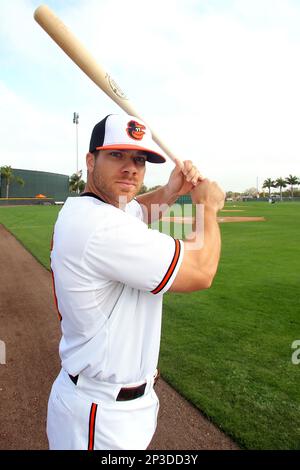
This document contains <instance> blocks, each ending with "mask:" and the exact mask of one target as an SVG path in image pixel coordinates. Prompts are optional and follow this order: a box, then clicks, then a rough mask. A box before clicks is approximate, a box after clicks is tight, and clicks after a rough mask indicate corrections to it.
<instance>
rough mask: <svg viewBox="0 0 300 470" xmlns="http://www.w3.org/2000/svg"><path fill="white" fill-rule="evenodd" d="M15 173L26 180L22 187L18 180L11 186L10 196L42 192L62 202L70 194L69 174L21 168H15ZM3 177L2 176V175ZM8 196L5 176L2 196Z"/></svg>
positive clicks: (22, 196)
mask: <svg viewBox="0 0 300 470" xmlns="http://www.w3.org/2000/svg"><path fill="white" fill-rule="evenodd" d="M12 170H13V174H14V176H16V177H20V178H22V179H23V180H24V182H25V185H24V186H23V187H22V186H20V185H19V184H18V183H17V182H16V181H12V182H11V183H10V186H9V198H33V197H36V196H37V195H38V194H42V195H44V196H46V197H47V198H52V199H54V201H55V202H62V201H65V200H66V199H67V197H68V196H69V176H68V175H61V174H59V173H49V172H46V171H34V170H20V169H17V168H13V169H12ZM0 178H1V177H0ZM5 196H6V181H5V178H3V177H2V178H1V179H0V197H1V198H5Z"/></svg>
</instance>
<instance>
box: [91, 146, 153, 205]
mask: <svg viewBox="0 0 300 470" xmlns="http://www.w3.org/2000/svg"><path fill="white" fill-rule="evenodd" d="M89 156H91V157H89ZM87 163H88V170H89V190H93V191H94V192H96V194H98V195H100V197H102V198H103V199H104V200H105V201H107V202H109V203H111V204H113V205H115V206H119V201H120V197H122V199H123V201H124V198H125V199H126V202H130V201H131V200H132V199H133V198H134V197H135V196H136V194H137V193H138V192H139V190H140V188H141V185H142V183H143V180H144V175H145V170H146V155H145V154H144V152H142V151H140V150H126V151H125V150H100V152H99V153H98V156H97V157H94V155H91V154H88V158H87ZM91 185H92V186H93V188H91V187H90V186H91Z"/></svg>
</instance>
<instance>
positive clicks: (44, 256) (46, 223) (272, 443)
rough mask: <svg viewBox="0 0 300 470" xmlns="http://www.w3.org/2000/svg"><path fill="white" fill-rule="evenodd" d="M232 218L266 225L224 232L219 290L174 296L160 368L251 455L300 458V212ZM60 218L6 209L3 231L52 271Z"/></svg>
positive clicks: (280, 206) (261, 209)
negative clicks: (297, 352) (299, 453)
mask: <svg viewBox="0 0 300 470" xmlns="http://www.w3.org/2000/svg"><path fill="white" fill-rule="evenodd" d="M233 205H235V206H236V207H233ZM228 208H232V209H233V208H235V209H243V210H244V212H243V213H240V214H237V215H241V216H264V217H265V218H266V222H251V223H250V222H245V223H233V224H221V225H220V227H221V231H222V242H223V245H222V257H221V262H220V266H219V270H218V274H217V276H216V278H215V281H214V284H213V287H212V288H211V289H209V290H207V291H202V292H197V293H191V294H173V293H170V294H166V295H165V297H164V319H163V334H162V346H161V357H160V367H161V370H162V373H163V376H164V377H165V378H166V379H167V380H168V382H169V383H171V384H172V385H173V386H174V387H175V388H176V389H177V390H179V391H180V392H181V393H182V394H183V395H184V396H186V397H187V398H188V399H189V400H190V401H192V402H193V403H194V404H195V405H196V406H197V407H198V408H200V409H201V410H202V412H204V413H205V414H206V415H207V416H208V417H209V418H210V419H211V420H212V421H213V422H215V423H216V424H217V425H218V426H219V427H220V428H221V429H223V430H224V431H225V432H226V433H227V434H229V435H231V436H232V437H233V439H234V440H235V441H236V442H238V443H239V444H240V445H241V446H242V447H245V448H248V449H300V392H299V390H300V364H299V365H293V364H292V361H291V356H292V352H293V350H292V349H291V345H292V343H293V341H294V340H297V339H300V302H299V290H300V288H299V284H300V283H299V265H300V243H299V242H300V236H299V233H300V204H299V203H292V202H291V203H277V204H272V205H271V204H268V203H240V204H231V206H230V205H228ZM58 210H59V208H58V207H42V206H38V207H11V208H0V223H3V224H4V225H5V226H6V227H7V228H8V229H9V230H10V231H11V232H12V233H14V234H15V236H16V237H17V238H18V239H19V240H21V242H22V243H23V244H24V245H25V246H26V247H27V248H28V249H29V250H30V251H31V252H32V253H33V254H34V256H35V257H37V258H38V259H39V260H40V261H41V262H42V263H43V264H44V265H45V266H46V267H47V268H49V245H50V239H51V234H52V229H53V224H54V221H55V219H56V216H57V213H58ZM222 215H224V216H225V215H234V214H230V213H228V214H226V213H224V214H222Z"/></svg>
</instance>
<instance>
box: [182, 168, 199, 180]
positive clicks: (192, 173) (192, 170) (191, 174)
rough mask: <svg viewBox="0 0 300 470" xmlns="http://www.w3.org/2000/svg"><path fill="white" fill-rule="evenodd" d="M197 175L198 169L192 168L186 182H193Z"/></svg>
mask: <svg viewBox="0 0 300 470" xmlns="http://www.w3.org/2000/svg"><path fill="white" fill-rule="evenodd" d="M197 173H198V170H197V168H196V167H195V166H192V168H190V170H189V171H188V173H187V174H186V176H185V179H186V181H188V182H190V181H192V179H193V178H194V177H195V176H196V174H197Z"/></svg>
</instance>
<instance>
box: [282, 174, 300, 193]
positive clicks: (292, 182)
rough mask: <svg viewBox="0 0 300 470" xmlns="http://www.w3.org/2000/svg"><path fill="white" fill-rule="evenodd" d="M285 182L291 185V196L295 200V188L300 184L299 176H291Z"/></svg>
mask: <svg viewBox="0 0 300 470" xmlns="http://www.w3.org/2000/svg"><path fill="white" fill-rule="evenodd" d="M285 182H286V183H287V184H290V185H291V195H292V199H293V197H294V186H295V184H299V180H298V178H297V176H292V175H289V176H288V177H287V178H285Z"/></svg>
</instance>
